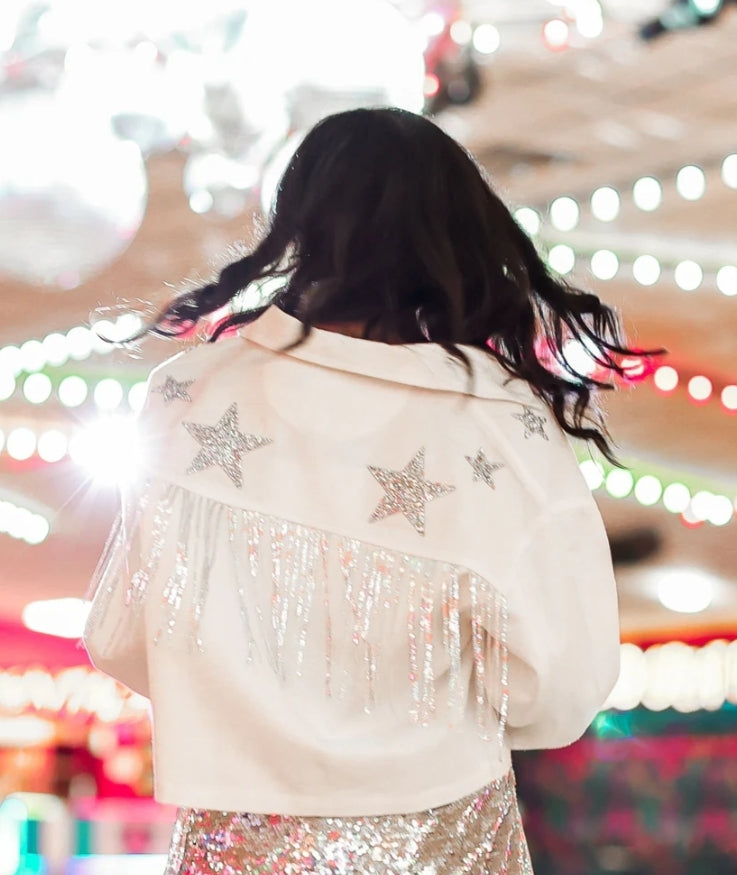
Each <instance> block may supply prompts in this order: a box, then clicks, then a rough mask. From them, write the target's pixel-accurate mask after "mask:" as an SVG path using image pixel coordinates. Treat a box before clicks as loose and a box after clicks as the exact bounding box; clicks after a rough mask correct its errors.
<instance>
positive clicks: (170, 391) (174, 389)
mask: <svg viewBox="0 0 737 875" xmlns="http://www.w3.org/2000/svg"><path fill="white" fill-rule="evenodd" d="M192 383H194V380H183V381H182V382H181V383H180V382H179V381H178V380H175V379H174V377H167V378H166V380H165V381H164V382H163V383H162V384H161V385H160V386H156V387H155V388H154V389H152V390H151V391H152V392H160V393H161V395H162V396H163V398H164V404H169V403H170V402H171V401H173V400H174V399H175V398H179V399H180V400H182V401H191V400H192V399H191V398H190V397H189V392H188V391H187V389H189V387H190V386H191V385H192Z"/></svg>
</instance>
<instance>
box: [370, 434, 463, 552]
mask: <svg viewBox="0 0 737 875" xmlns="http://www.w3.org/2000/svg"><path fill="white" fill-rule="evenodd" d="M369 471H370V472H371V473H372V474H373V475H374V477H375V478H376V480H378V482H379V483H380V484H381V486H382V488H383V489H384V492H385V493H386V494H385V495H384V497H383V498H382V499H381V501H380V502H379V504H378V505H377V507H376V509H375V510H374V512H373V513H372V514H371V517H370V522H372V523H375V522H377V521H378V520H383V519H384V518H385V517H388V516H391V515H392V514H395V513H401V514H402V515H403V516H404V517H405V519H407V520H408V521H409V522H410V523H411V524H412V526H413V528H414V529H415V531H416V532H417V534H418V535H424V534H425V506H426V505H427V502H428V501H432V500H433V499H434V498H440V497H442V496H443V495H448V494H449V493H450V492H453V491H454V490H455V486H452V485H451V484H449V483H433V482H431V481H430V480H425V448H424V447H422V448H421V449H419V450H418V451H417V452H416V453H415V454H414V456H412V458H411V459H410V460H409V462H407V464H406V465H405V466H404V468H402V470H401V471H392V470H390V469H389V468H377V467H376V465H369Z"/></svg>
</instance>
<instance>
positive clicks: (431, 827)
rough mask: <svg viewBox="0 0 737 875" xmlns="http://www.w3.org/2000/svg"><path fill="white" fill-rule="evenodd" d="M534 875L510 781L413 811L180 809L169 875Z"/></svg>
mask: <svg viewBox="0 0 737 875" xmlns="http://www.w3.org/2000/svg"><path fill="white" fill-rule="evenodd" d="M266 873H269V875H303V873H304V875H307V873H312V875H400V873H402V875H532V864H531V862H530V856H529V853H528V850H527V842H526V840H525V834H524V830H523V828H522V821H521V819H520V814H519V809H518V807H517V796H516V792H515V784H514V775H513V773H512V772H510V773H509V774H508V775H507V776H506V777H505V778H501V779H500V780H498V781H494V782H493V783H491V784H488V785H487V786H486V787H483V788H482V789H481V790H477V791H476V792H474V793H472V794H470V795H468V796H464V797H463V798H462V799H458V800H457V801H455V802H452V803H450V804H449V805H443V806H439V807H437V808H432V809H429V810H427V811H421V812H417V813H413V814H390V815H380V816H372V817H297V816H293V815H286V816H285V815H265V814H241V813H234V812H229V811H212V810H204V809H194V808H182V809H180V810H179V813H178V816H177V820H176V824H175V826H174V833H173V836H172V842H171V848H170V851H169V859H168V864H167V868H166V873H165V875H266Z"/></svg>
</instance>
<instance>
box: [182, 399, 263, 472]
mask: <svg viewBox="0 0 737 875" xmlns="http://www.w3.org/2000/svg"><path fill="white" fill-rule="evenodd" d="M182 425H183V426H184V427H185V428H186V429H187V431H188V432H189V433H190V434H191V435H192V437H193V438H194V439H195V440H196V441H197V442H198V443H199V444H201V446H202V449H201V450H200V452H199V453H198V454H197V456H196V457H195V459H194V461H193V462H192V464H191V465H190V466H189V468H188V469H187V473H188V474H194V473H195V472H196V471H202V470H204V469H205V468H210V467H212V466H213V465H217V466H218V467H220V468H222V469H223V471H225V473H226V474H227V475H228V477H230V479H231V480H232V481H233V483H235V485H236V486H237V487H238V488H239V489H240V488H241V486H243V475H242V474H241V456H242V455H243V453H250V452H251V450H257V449H258V448H259V447H265V446H266V445H267V444H270V443H271V438H266V437H259V436H258V435H255V434H243V433H242V432H241V431H239V430H238V405H237V404H231V405H230V407H229V408H228V409H227V410H226V411H225V413H224V414H223V415H222V417H221V418H220V419H219V421H218V423H217V425H198V424H197V423H195V422H183V423H182Z"/></svg>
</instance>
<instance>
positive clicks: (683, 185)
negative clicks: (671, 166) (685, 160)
mask: <svg viewBox="0 0 737 875" xmlns="http://www.w3.org/2000/svg"><path fill="white" fill-rule="evenodd" d="M676 190H677V191H678V194H680V196H681V197H682V198H684V200H687V201H697V200H699V198H701V197H703V196H704V192H705V191H706V174H705V173H704V171H703V170H702V169H701V168H700V167H697V166H696V165H695V164H687V165H686V166H685V167H681V169H680V170H679V171H678V173H677V174H676Z"/></svg>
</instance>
